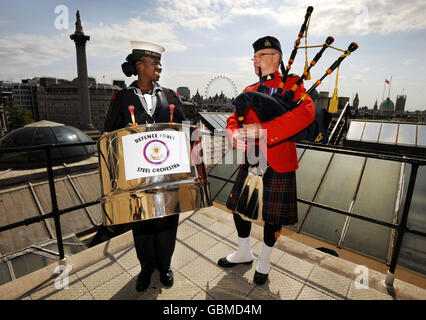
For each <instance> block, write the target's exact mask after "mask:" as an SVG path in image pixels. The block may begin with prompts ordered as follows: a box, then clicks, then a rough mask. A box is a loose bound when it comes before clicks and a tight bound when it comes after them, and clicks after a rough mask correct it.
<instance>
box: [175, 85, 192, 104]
mask: <svg viewBox="0 0 426 320" xmlns="http://www.w3.org/2000/svg"><path fill="white" fill-rule="evenodd" d="M176 92H177V94H178V95H179V96H180V98H181V99H182V100H186V101H189V99H190V97H191V92H190V91H189V88H188V87H179V88H177V90H176Z"/></svg>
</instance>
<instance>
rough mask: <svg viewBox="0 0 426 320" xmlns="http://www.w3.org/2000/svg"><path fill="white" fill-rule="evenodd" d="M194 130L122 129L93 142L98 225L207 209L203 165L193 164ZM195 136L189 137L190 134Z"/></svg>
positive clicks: (165, 126) (167, 127)
mask: <svg viewBox="0 0 426 320" xmlns="http://www.w3.org/2000/svg"><path fill="white" fill-rule="evenodd" d="M196 130H197V128H196V126H191V125H185V124H176V123H157V124H146V125H140V126H133V127H127V128H123V129H119V130H116V131H113V132H110V133H106V134H104V135H103V136H102V137H101V138H100V139H99V140H98V152H99V168H100V177H101V187H102V188H101V190H102V198H101V203H102V206H103V208H104V213H105V215H104V225H107V226H108V225H115V224H122V223H130V222H137V221H142V220H147V219H155V218H160V217H164V216H168V215H172V214H178V213H180V212H186V211H191V210H197V209H200V208H203V207H206V206H209V205H211V200H210V191H209V186H208V182H207V180H204V179H200V177H204V176H205V174H204V173H205V167H204V164H203V163H201V164H199V163H194V162H193V161H192V157H191V149H192V147H194V146H195V145H197V149H195V148H194V150H197V151H199V150H200V146H201V144H199V142H200V141H199V140H198V141H191V140H195V139H191V137H195V136H197V137H198V136H199V135H197V134H196V132H195V131H196ZM194 133H195V134H194Z"/></svg>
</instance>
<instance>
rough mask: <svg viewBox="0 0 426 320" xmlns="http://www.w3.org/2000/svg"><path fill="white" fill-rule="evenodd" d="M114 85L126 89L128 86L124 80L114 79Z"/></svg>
mask: <svg viewBox="0 0 426 320" xmlns="http://www.w3.org/2000/svg"><path fill="white" fill-rule="evenodd" d="M112 85H114V86H117V87H120V88H122V89H125V88H126V87H127V86H126V82H125V81H124V80H112Z"/></svg>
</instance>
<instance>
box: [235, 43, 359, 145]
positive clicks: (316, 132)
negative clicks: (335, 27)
mask: <svg viewBox="0 0 426 320" xmlns="http://www.w3.org/2000/svg"><path fill="white" fill-rule="evenodd" d="M332 39H333V38H332V37H328V38H327V40H326V43H325V44H324V46H323V48H322V49H321V51H320V52H319V53H318V54H317V55H316V56H315V58H314V59H313V61H312V62H311V65H310V67H309V68H308V70H307V71H305V72H304V74H303V75H302V77H300V78H299V79H298V81H297V82H296V83H295V84H294V85H293V86H292V88H291V89H290V90H287V91H285V92H284V94H283V95H281V94H280V93H275V94H273V95H268V94H267V92H269V88H268V87H267V86H265V85H264V84H263V83H262V82H261V83H260V85H259V87H258V91H248V92H243V93H241V94H240V95H238V96H237V97H236V98H235V99H234V100H233V102H232V104H233V105H234V106H235V109H236V114H237V119H238V122H239V125H240V126H241V127H242V124H243V121H244V114H245V112H246V110H247V108H248V107H249V106H251V107H252V108H253V110H254V111H255V113H256V114H257V116H258V118H259V120H260V121H261V122H262V123H263V122H268V121H271V120H273V119H275V118H277V117H280V116H282V115H283V114H285V113H286V112H289V111H292V110H293V109H294V108H297V107H298V106H299V105H300V104H301V103H303V101H305V100H306V98H307V97H308V96H310V94H311V93H312V92H313V91H314V90H315V88H316V87H318V86H319V85H320V84H321V82H322V81H323V80H324V78H325V77H326V76H327V75H329V74H331V73H332V72H333V71H334V70H335V69H336V68H337V67H338V66H339V65H340V63H341V62H342V61H343V59H344V58H346V57H347V56H348V55H350V53H351V52H353V51H355V50H356V49H357V48H358V45H357V44H356V43H355V42H352V43H351V44H350V45H349V47H348V49H347V50H346V51H345V52H344V53H343V54H342V55H341V56H340V57H339V58H338V59H337V60H336V61H335V62H334V63H333V64H332V65H331V66H330V67H329V68H328V69H327V71H326V72H325V74H324V75H323V76H322V77H321V78H320V79H319V80H317V81H316V82H315V83H314V84H313V85H312V87H311V88H309V90H308V91H306V93H305V94H304V95H303V96H302V97H300V98H299V99H298V100H296V101H293V97H294V92H295V91H296V90H297V88H298V87H299V85H300V84H301V83H302V81H303V79H304V77H305V76H306V74H307V72H309V69H310V68H311V67H312V66H313V65H315V64H316V62H317V61H318V59H319V58H320V57H321V54H322V52H323V51H324V50H325V48H326V47H327V46H329V43H331V42H332ZM259 75H260V77H261V74H260V72H259ZM331 119H332V115H331V114H330V113H329V112H328V111H327V110H325V109H323V108H319V107H315V119H314V121H313V122H312V123H311V124H310V125H309V126H308V127H306V128H305V129H303V130H302V131H300V132H299V133H297V134H295V135H294V136H292V137H290V138H288V139H286V140H285V141H293V142H300V141H302V140H305V141H309V142H321V143H324V144H326V143H328V126H329V124H330V122H331Z"/></svg>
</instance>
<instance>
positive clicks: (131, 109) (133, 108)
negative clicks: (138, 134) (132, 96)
mask: <svg viewBox="0 0 426 320" xmlns="http://www.w3.org/2000/svg"><path fill="white" fill-rule="evenodd" d="M127 109H129V111H130V115H131V117H132V124H133V125H134V126H135V125H136V121H135V114H134V111H135V107H134V106H129V107H128V108H127Z"/></svg>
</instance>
